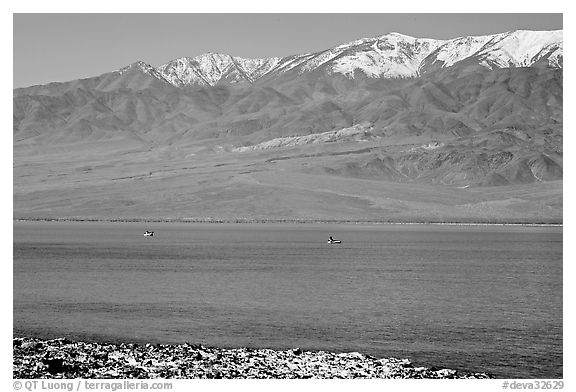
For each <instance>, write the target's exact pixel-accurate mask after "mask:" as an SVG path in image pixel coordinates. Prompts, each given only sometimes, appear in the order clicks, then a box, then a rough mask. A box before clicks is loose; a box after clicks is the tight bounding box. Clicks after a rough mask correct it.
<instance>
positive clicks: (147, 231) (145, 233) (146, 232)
mask: <svg viewBox="0 0 576 392" xmlns="http://www.w3.org/2000/svg"><path fill="white" fill-rule="evenodd" d="M144 237H154V232H153V231H150V230H146V231H145V232H144Z"/></svg>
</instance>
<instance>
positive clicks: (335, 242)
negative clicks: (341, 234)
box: [328, 236, 342, 244]
mask: <svg viewBox="0 0 576 392" xmlns="http://www.w3.org/2000/svg"><path fill="white" fill-rule="evenodd" d="M328 243H329V244H341V243H342V241H340V240H337V239H334V238H332V236H330V238H328Z"/></svg>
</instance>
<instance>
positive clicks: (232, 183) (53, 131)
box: [13, 31, 563, 222]
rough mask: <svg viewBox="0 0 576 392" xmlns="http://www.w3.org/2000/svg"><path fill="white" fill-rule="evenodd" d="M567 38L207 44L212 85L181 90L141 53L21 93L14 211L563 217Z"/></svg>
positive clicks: (16, 107)
mask: <svg viewBox="0 0 576 392" xmlns="http://www.w3.org/2000/svg"><path fill="white" fill-rule="evenodd" d="M554 34H556V38H557V37H561V31H558V32H555V33H553V34H552V35H550V33H546V34H544V36H545V37H548V38H546V39H544V38H542V37H540V36H538V34H536V35H534V34H532V33H530V32H529V33H526V34H524V33H523V32H520V33H518V32H516V33H515V34H500V35H494V36H489V37H488V36H487V37H484V38H465V39H463V40H461V41H454V40H452V41H450V42H449V44H450V45H447V44H446V43H443V44H442V45H440V44H438V43H436V44H434V43H430V42H417V41H416V40H417V39H414V40H411V39H409V38H406V36H401V35H399V34H398V35H394V36H390V35H387V36H386V37H387V38H386V39H380V38H378V37H376V38H373V39H367V40H366V39H365V40H356V41H352V42H351V43H348V44H343V45H340V46H336V47H335V48H332V49H330V50H327V51H321V52H317V53H307V54H304V55H294V56H288V57H286V58H281V59H280V58H274V59H272V60H270V59H268V61H248V60H246V59H243V60H235V59H234V58H233V56H229V55H218V56H216V55H215V54H211V55H210V56H205V57H204V58H203V62H204V63H205V67H206V68H205V69H209V70H210V75H204V76H203V77H204V79H203V80H204V81H205V83H204V84H190V85H185V83H186V82H187V80H192V79H193V78H192V76H194V75H192V76H190V75H188V76H190V78H189V79H186V78H185V77H184V76H181V77H179V79H178V80H177V79H174V80H175V81H176V83H175V84H177V85H175V84H173V83H172V82H170V80H169V79H168V78H167V77H165V76H164V75H163V74H162V73H161V72H160V71H159V70H158V68H155V67H152V66H150V65H149V64H146V63H144V62H135V63H133V64H131V65H129V66H126V67H123V68H121V69H120V70H118V71H113V72H108V73H105V74H102V75H99V76H95V77H92V78H86V79H78V80H73V81H69V82H61V83H51V84H47V85H41V86H32V87H28V88H23V89H15V90H14V99H13V151H14V206H15V207H14V211H15V214H17V215H18V216H26V217H39V216H43V217H47V216H48V217H50V216H55V217H99V218H101V217H127V216H132V217H138V216H140V217H161V218H165V217H174V218H190V217H192V218H198V217H213V218H218V219H220V218H222V219H236V218H238V217H245V218H247V219H265V220H266V219H320V220H322V219H344V220H348V219H352V220H356V219H359V220H372V219H376V220H383V221H389V220H390V219H392V220H410V221H418V220H427V221H430V220H432V221H475V222H477V221H503V222H507V221H526V222H549V221H554V222H558V221H561V220H562V178H563V68H562V65H563V64H562V46H563V44H562V42H561V41H560V42H559V41H558V40H557V39H556V38H554ZM526 37H528V38H526ZM530 37H532V38H530ZM392 43H394V44H392ZM417 43H418V45H417ZM452 46H455V47H457V48H459V49H458V50H452ZM441 48H444V49H441ZM440 49H441V50H440ZM429 52H430V53H429ZM372 53H375V54H374V56H373V57H372V59H371V60H370V61H368V60H367V58H368V57H369V56H368V54H372ZM377 53H380V54H379V56H380V57H377V56H376V54H377ZM383 59H388V60H390V59H392V60H394V59H395V60H396V61H392V60H390V61H388V60H386V61H384V60H383ZM404 59H408V62H407V63H404V62H403V60H404ZM424 59H427V60H426V61H424ZM354 61H357V62H358V64H362V66H364V68H365V69H363V70H362V69H359V68H354V67H353V66H352V65H353V64H354ZM381 62H383V63H385V65H386V67H388V68H385V67H384V68H379V67H378V64H380V63H381ZM181 63H182V64H181V66H182V67H183V68H182V70H184V69H188V68H187V67H189V66H190V67H192V68H193V67H194V66H198V64H192V65H191V63H192V61H191V60H190V58H181ZM527 64H529V65H530V66H526V65H527ZM396 65H397V66H396ZM333 67H336V68H337V69H339V70H340V71H342V72H332V68H333ZM347 67H348V68H347ZM391 67H392V68H391ZM192 68H190V69H192ZM194 69H197V70H201V67H200V68H199V67H197V68H194ZM172 70H173V71H174V72H176V71H177V70H178V69H177V67H174V68H172ZM391 70H395V71H398V70H400V71H402V72H404V73H410V75H412V74H411V73H414V75H417V76H409V77H388V76H386V75H389V74H387V73H386V72H388V71H391ZM366 71H367V72H366ZM371 75H372V76H371ZM168 76H170V75H168ZM177 76H178V75H176V74H174V75H172V76H171V77H173V78H175V77H177ZM211 78H212V79H211ZM209 81H211V82H210V83H214V85H211V84H210V83H208V82H209Z"/></svg>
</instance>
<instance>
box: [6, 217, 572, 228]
mask: <svg viewBox="0 0 576 392" xmlns="http://www.w3.org/2000/svg"><path fill="white" fill-rule="evenodd" d="M13 221H14V222H101V223H208V224H233V223H234V224H236V223H237V224H281V223H284V224H348V225H439V226H528V227H563V226H564V224H563V223H560V222H488V221H487V222H482V221H470V222H449V221H446V222H442V221H382V220H346V219H334V220H330V219H242V218H238V219H215V218H174V219H170V218H13Z"/></svg>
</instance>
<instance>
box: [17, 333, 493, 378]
mask: <svg viewBox="0 0 576 392" xmlns="http://www.w3.org/2000/svg"><path fill="white" fill-rule="evenodd" d="M13 346H14V361H13V377H14V378H17V379H23V378H187V379H190V378H274V379H280V378H491V377H490V376H489V375H487V374H485V373H468V374H460V373H458V372H457V371H456V370H451V369H437V368H434V367H432V368H424V367H415V366H413V365H412V363H410V361H409V360H407V359H395V358H381V359H378V358H375V357H373V356H370V355H364V354H360V353H357V352H352V353H340V354H338V353H330V352H325V351H303V350H301V349H299V348H296V349H292V350H286V351H278V350H269V349H250V348H239V349H222V348H210V347H204V346H201V345H190V344H179V345H166V344H158V345H151V344H146V345H138V344H124V343H121V344H100V343H85V342H73V341H70V340H68V339H54V340H39V339H34V338H15V339H14V340H13Z"/></svg>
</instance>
